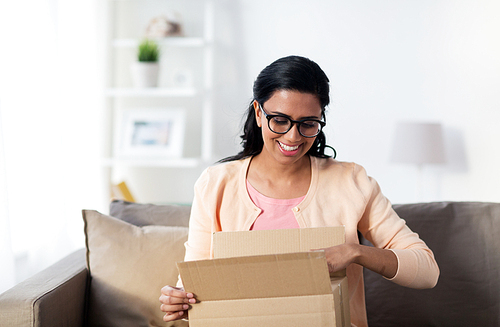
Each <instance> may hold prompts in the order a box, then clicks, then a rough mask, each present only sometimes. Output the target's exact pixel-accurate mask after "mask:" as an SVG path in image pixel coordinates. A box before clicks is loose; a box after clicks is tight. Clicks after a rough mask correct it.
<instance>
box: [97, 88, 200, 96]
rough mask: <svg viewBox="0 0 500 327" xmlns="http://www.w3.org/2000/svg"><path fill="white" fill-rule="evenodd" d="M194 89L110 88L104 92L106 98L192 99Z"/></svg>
mask: <svg viewBox="0 0 500 327" xmlns="http://www.w3.org/2000/svg"><path fill="white" fill-rule="evenodd" d="M196 93H197V91H196V89H195V88H190V87H185V88H174V87H171V88H133V87H129V88H110V89H107V90H106V96H108V97H193V96H195V95H196Z"/></svg>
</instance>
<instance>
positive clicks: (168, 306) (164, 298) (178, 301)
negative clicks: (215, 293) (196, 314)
mask: <svg viewBox="0 0 500 327" xmlns="http://www.w3.org/2000/svg"><path fill="white" fill-rule="evenodd" d="M159 300H160V303H161V305H160V310H161V311H163V312H165V315H164V316H163V320H164V321H173V320H177V319H181V318H185V317H187V310H189V308H190V305H189V304H191V303H196V299H195V298H194V295H193V293H187V292H185V291H184V289H182V288H178V287H173V286H169V285H167V286H165V287H163V288H162V289H161V295H160V299H159Z"/></svg>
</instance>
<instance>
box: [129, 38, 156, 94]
mask: <svg viewBox="0 0 500 327" xmlns="http://www.w3.org/2000/svg"><path fill="white" fill-rule="evenodd" d="M159 56H160V47H159V46H158V43H157V42H156V41H154V40H151V39H144V40H142V41H141V42H140V43H139V47H138V49H137V61H136V62H134V63H133V65H132V78H133V81H134V85H135V86H136V87H156V86H158V72H159V70H160V66H159V64H158V59H159Z"/></svg>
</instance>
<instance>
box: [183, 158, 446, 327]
mask: <svg viewBox="0 0 500 327" xmlns="http://www.w3.org/2000/svg"><path fill="white" fill-rule="evenodd" d="M249 163H250V158H247V159H243V160H237V161H232V162H228V163H223V164H218V165H215V166H212V167H209V168H207V169H206V170H205V171H204V172H203V173H202V175H201V176H200V177H199V179H198V181H197V182H196V184H195V196H194V200H193V205H192V209H191V218H190V223H189V237H188V241H187V242H186V256H185V260H187V261H189V260H200V259H208V258H212V257H213V256H212V244H211V240H212V237H211V235H212V233H213V232H218V231H242V230H250V227H251V225H252V224H253V222H254V221H255V219H256V218H257V216H258V215H259V213H260V209H259V208H257V207H256V206H255V205H254V204H253V202H252V200H251V199H250V197H249V195H248V192H247V190H246V186H245V185H246V184H245V182H246V175H247V171H248V166H249ZM311 171H312V174H311V185H310V187H309V190H308V192H307V194H306V196H305V198H304V200H303V201H302V202H301V203H300V204H299V205H297V206H296V207H295V208H293V212H294V214H295V218H296V219H297V222H298V223H299V226H300V227H301V228H303V227H322V226H339V225H344V226H345V231H346V242H347V243H359V240H358V236H357V231H358V230H359V231H360V232H361V233H362V234H363V235H364V237H365V238H366V239H367V240H369V241H370V242H371V243H372V244H373V245H374V246H376V247H379V248H383V249H390V250H392V251H393V252H394V253H395V254H396V256H397V258H398V271H397V273H396V275H395V276H394V277H393V278H392V279H391V280H392V281H393V282H395V283H397V284H400V285H403V286H407V287H411V288H431V287H434V286H435V284H436V283H437V279H438V277H439V268H438V265H437V263H436V261H435V260H434V255H433V253H432V251H431V250H430V249H429V248H428V247H427V245H426V244H425V243H424V242H423V241H422V240H421V239H420V238H419V237H418V235H417V234H416V233H413V232H412V231H411V230H410V229H409V228H408V227H407V226H406V223H405V221H404V220H403V219H401V218H399V217H398V215H397V214H396V213H395V212H394V210H393V209H392V205H391V203H390V202H389V201H388V200H387V199H386V198H385V197H384V196H383V195H382V193H381V191H380V187H379V186H378V184H377V182H376V181H375V180H374V179H372V178H371V177H369V176H367V174H366V172H365V170H364V169H363V168H362V167H361V166H359V165H357V164H354V163H345V162H340V161H336V160H333V159H320V158H316V157H311ZM347 277H348V281H349V295H350V309H351V321H352V324H353V325H355V326H358V327H361V326H367V319H366V308H365V298H364V296H365V295H364V284H363V268H362V267H361V266H359V265H356V264H352V265H350V266H349V267H348V268H347ZM187 291H189V290H187Z"/></svg>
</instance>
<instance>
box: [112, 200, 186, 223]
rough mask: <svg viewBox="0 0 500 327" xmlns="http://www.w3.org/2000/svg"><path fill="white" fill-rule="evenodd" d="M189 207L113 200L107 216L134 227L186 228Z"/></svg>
mask: <svg viewBox="0 0 500 327" xmlns="http://www.w3.org/2000/svg"><path fill="white" fill-rule="evenodd" d="M190 213H191V206H188V205H156V204H144V203H134V202H127V201H122V200H114V201H112V202H111V204H110V206H109V215H110V216H112V217H115V218H118V219H121V220H123V221H126V222H129V223H131V224H134V225H136V226H147V225H161V226H185V227H187V226H188V223H189V215H190Z"/></svg>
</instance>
